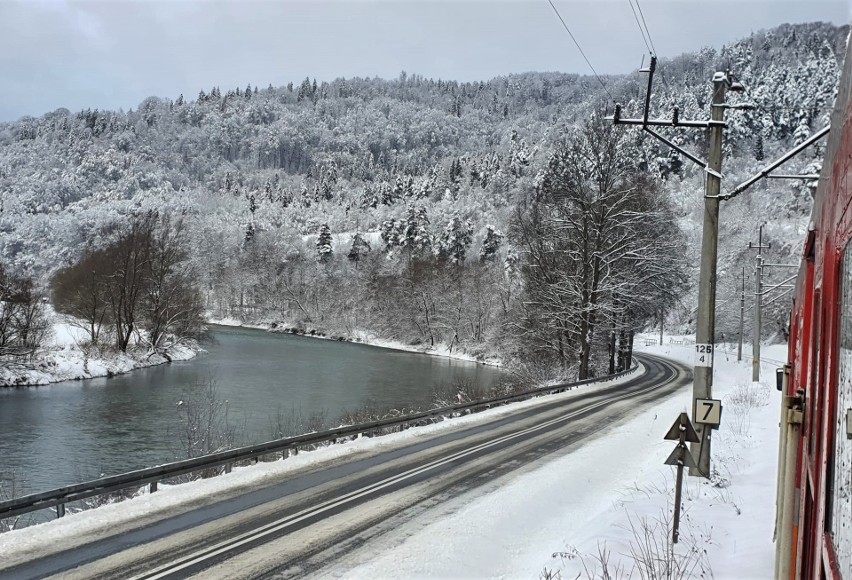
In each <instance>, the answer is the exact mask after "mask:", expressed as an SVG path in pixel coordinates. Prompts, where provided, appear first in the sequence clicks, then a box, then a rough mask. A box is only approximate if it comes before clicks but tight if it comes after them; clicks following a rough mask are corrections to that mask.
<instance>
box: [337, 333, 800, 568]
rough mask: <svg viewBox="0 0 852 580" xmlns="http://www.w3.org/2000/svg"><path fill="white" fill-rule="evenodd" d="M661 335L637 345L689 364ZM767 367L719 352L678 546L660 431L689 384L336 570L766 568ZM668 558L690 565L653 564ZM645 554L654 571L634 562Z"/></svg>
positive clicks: (773, 448) (684, 404)
mask: <svg viewBox="0 0 852 580" xmlns="http://www.w3.org/2000/svg"><path fill="white" fill-rule="evenodd" d="M669 338H670V337H666V338H665V344H664V345H663V346H662V347H660V346H648V347H644V346H640V347H639V349H640V350H646V351H648V352H654V353H658V354H662V355H666V356H669V357H671V358H674V359H677V360H682V361H684V362H687V363H689V364H691V363H692V358H693V348H694V347H693V346H691V345H690V344H682V345H678V344H672V343H670V342H669ZM676 339H677V340H680V339H681V337H676ZM688 340H689V339H688V337H687V341H688ZM637 342H639V343H642V342H643V341H642V340H641V337H640V340H638V341H637ZM785 353H786V347H784V346H773V347H769V348H766V349H765V351H764V354H765V355H766V357H769V358H770V359H772V360H773V361H774V360H778V361H781V360H784V359H785V358H786V355H785ZM765 360H766V359H765ZM774 366H775V363H774V362H772V363H771V364H766V365H764V366H763V373H762V376H763V377H764V378H765V381H766V382H765V383H756V384H753V383H752V382H751V361H750V360H745V361H744V362H743V363H739V364H738V363H737V362H736V349H735V348H733V349H732V348H731V347H730V346H729V347H727V348H724V347H722V348H721V349H720V352H718V354H717V357H716V370H715V381H714V392H713V395H714V397H716V398H721V399H722V400H723V404H724V412H723V420H722V425H721V428H720V430H719V431H718V432H717V433H716V434H715V437H714V439H713V457H712V460H713V468H714V469H715V471H716V472H717V475H715V476H714V478H713V479H712V481H707V480H705V479H698V478H685V481H686V485H685V488H684V500H683V506H684V511H683V516H682V520H681V537H680V542H679V544H678V545H677V546H676V547H675V551H674V554H675V556H674V557H671V556H667V553H668V551H669V549H670V544H669V539H668V538H669V535H670V532H669V521H670V518H671V511H672V505H673V503H674V502H673V497H674V480H675V475H674V474H675V470H674V469H673V468H670V467H667V466H665V465H664V464H663V462H664V461H665V459H666V458H667V457H668V455H669V453H670V452H671V451H672V449H673V448H674V443H673V442H671V441H665V440H663V436H664V434H665V433H666V431H667V430H668V428H669V427H670V426H671V424H672V423H673V422H674V420H675V419H676V418H677V416H678V415H679V414H680V412H682V411H685V410H688V409H689V407H690V406H691V393H690V392H689V390H684V391H682V392H681V393H679V394H678V395H677V396H675V397H673V398H672V399H671V400H669V401H667V402H664V403H661V404H660V405H659V406H657V407H656V408H654V409H651V410H649V411H646V412H644V413H640V414H637V416H636V417H634V418H633V419H632V420H630V421H629V422H628V423H626V424H622V425H620V426H617V427H613V428H610V429H606V430H604V431H603V432H602V434H601V436H599V437H597V438H596V439H594V440H593V441H591V442H589V443H587V444H586V445H584V446H583V447H582V448H580V449H579V450H577V451H574V452H572V453H570V454H565V455H563V456H561V457H559V456H556V457H553V458H551V460H550V461H547V462H546V463H543V464H542V465H540V466H538V467H537V468H536V469H534V470H532V471H528V472H525V473H523V474H521V475H519V476H517V477H509V478H507V479H506V480H505V481H499V482H495V483H494V485H493V486H491V487H490V488H488V489H485V490H483V491H482V492H481V493H478V494H476V496H474V497H460V498H457V499H456V500H453V501H451V502H449V503H448V504H446V505H444V506H442V507H441V508H440V514H439V515H438V516H436V517H435V518H434V519H432V520H431V521H429V522H428V523H423V522H419V526H418V527H417V528H416V529H410V530H399V531H398V532H399V533H397V534H395V535H394V538H387V539H385V540H384V541H385V542H386V544H385V545H380V546H376V547H375V549H374V550H371V555H369V556H365V557H364V558H363V560H362V561H361V562H360V563H359V564H357V565H355V566H354V567H352V566H351V563H348V564H347V566H346V568H340V569H338V570H335V571H334V572H333V574H332V575H337V576H340V577H346V578H389V577H405V578H413V577H433V578H444V577H474V578H476V577H492V578H493V577H501V578H531V577H536V576H539V577H542V578H562V579H566V580H567V579H574V578H578V577H579V578H598V577H604V576H601V574H602V572H603V565H602V563H601V558H600V556H599V555H600V554H602V553H604V554H606V555H605V556H604V557H603V559H604V560H606V561H607V565H606V568H607V570H608V572H609V574H610V575H611V576H606V577H628V576H630V575H631V574H632V577H634V578H649V577H656V578H661V577H662V578H665V577H675V578H680V577H702V578H708V577H711V571H712V577H714V578H722V579H731V580H746V579H752V578H771V577H772V574H773V565H774V564H773V558H774V546H773V543H772V534H773V525H774V517H775V505H774V501H775V469H776V456H777V432H778V431H777V423H778V413H779V405H780V397H779V395H778V393H777V392H776V391H774V390H770V387H769V386H768V385H769V384H770V381H774ZM643 562H644V563H643ZM666 562H672V565H673V566H678V567H680V568H681V569H684V570H685V572H686V573H685V574H683V575H679V574H673V575H672V576H666V575H665V574H660V570H661V567H662V566H664V565H665V563H666ZM641 566H644V570H645V571H646V572H647V570H648V568H649V567H650V566H654V567H655V570H656V571H657V574H656V575H650V574H648V573H644V574H643V573H642V572H640V571H639V567H641Z"/></svg>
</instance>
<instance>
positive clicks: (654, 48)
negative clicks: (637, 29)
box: [634, 0, 657, 56]
mask: <svg viewBox="0 0 852 580" xmlns="http://www.w3.org/2000/svg"><path fill="white" fill-rule="evenodd" d="M634 1H635V2H636V8H638V9H639V16H641V17H642V24H644V25H645V32H647V33H648V40H649V41H650V42H651V49H652V50H653V51H654V56H657V47H655V46H654V39H653V38H651V31H650V30H648V25H647V24H646V23H645V15H644V14H642V7H641V6H639V0H634Z"/></svg>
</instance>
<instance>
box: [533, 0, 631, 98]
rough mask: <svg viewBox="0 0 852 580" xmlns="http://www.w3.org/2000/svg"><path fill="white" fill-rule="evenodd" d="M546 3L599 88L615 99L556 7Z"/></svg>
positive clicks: (550, 1) (551, 0) (551, 3)
mask: <svg viewBox="0 0 852 580" xmlns="http://www.w3.org/2000/svg"><path fill="white" fill-rule="evenodd" d="M547 2H548V3H549V4H550V7H551V8H553V11H554V12H555V13H556V16H557V18H559V21H560V22H561V23H562V26H563V27H564V28H565V31H566V32H567V33H568V36H570V37H571V40H573V41H574V44H575V45H576V46H577V50H579V51H580V54H581V55H582V56H583V59H584V60H585V61H586V64H587V65H589V68H590V69H592V72H593V73H594V74H595V77H596V78H597V79H598V82H599V83H600V84H601V87H603V90H604V91H605V92H606V94H607V95H608V96H609V98H610V99H612V100H613V101H614V100H615V99H614V98H613V96H612V93H610V92H609V89H608V88H607V87H606V83H604V82H603V79H601V76H600V75H599V74H598V71H596V70H595V67H593V66H592V63H591V62H590V61H589V57H587V56H586V53H585V52H583V49H582V47H580V43H579V42H577V39H576V38H574V34H573V33H572V32H571V29H570V28H568V24H566V23H565V19H564V18H562V15H561V14H560V13H559V10H558V9H557V8H556V5H555V4H554V3H553V0H547Z"/></svg>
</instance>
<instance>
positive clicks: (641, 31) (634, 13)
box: [627, 0, 654, 54]
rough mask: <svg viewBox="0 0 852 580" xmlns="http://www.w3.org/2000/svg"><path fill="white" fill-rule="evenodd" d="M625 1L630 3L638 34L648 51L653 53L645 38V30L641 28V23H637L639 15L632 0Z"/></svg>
mask: <svg viewBox="0 0 852 580" xmlns="http://www.w3.org/2000/svg"><path fill="white" fill-rule="evenodd" d="M627 2H628V3H629V4H630V10H632V11H633V18H635V19H636V26H638V27H639V34H641V35H642V40H643V42H645V48H647V49H648V52H650V53H651V54H653V53H654V51H653V50H652V49H651V45H650V44H648V40H647V39H646V38H645V31H644V30H642V25H641V24H640V23H639V15H638V14H636V8H635V7H634V6H633V0H627Z"/></svg>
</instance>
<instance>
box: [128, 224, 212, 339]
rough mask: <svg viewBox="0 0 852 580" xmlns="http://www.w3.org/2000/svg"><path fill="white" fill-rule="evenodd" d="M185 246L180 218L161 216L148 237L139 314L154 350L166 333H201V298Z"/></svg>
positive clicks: (186, 335) (168, 334)
mask: <svg viewBox="0 0 852 580" xmlns="http://www.w3.org/2000/svg"><path fill="white" fill-rule="evenodd" d="M186 247H187V240H186V234H185V231H184V227H183V221H182V220H178V221H176V222H172V220H171V219H170V218H169V217H168V216H163V217H161V218H160V220H159V222H158V223H157V225H156V227H155V229H154V232H153V235H152V236H151V239H150V250H149V251H150V255H149V259H148V268H147V270H146V276H145V281H144V284H143V292H142V317H143V321H144V323H145V328H146V330H147V331H148V342H149V344H150V346H151V348H152V349H155V350H158V349H161V348H162V347H163V346H165V345H164V344H163V343H164V339H165V337H167V336H172V337H177V338H180V337H194V336H198V335H199V334H200V332H201V328H202V322H203V318H202V315H203V304H202V298H201V293H200V292H199V291H198V289H197V287H196V283H197V279H198V277H197V276H196V274H195V272H194V271H193V269H192V267H191V266H190V264H189V261H188V255H187V250H186Z"/></svg>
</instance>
